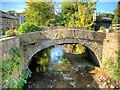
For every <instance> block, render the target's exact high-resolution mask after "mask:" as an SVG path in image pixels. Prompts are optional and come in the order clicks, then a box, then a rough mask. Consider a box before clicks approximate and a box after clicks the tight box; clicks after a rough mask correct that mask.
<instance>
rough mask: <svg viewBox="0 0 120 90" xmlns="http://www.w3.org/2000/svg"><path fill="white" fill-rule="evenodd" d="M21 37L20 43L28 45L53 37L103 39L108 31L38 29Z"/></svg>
mask: <svg viewBox="0 0 120 90" xmlns="http://www.w3.org/2000/svg"><path fill="white" fill-rule="evenodd" d="M19 37H20V44H22V45H26V44H31V43H36V42H39V41H41V40H46V39H51V40H52V39H68V38H74V39H84V40H93V41H103V39H105V37H106V33H102V32H95V31H89V30H80V29H74V28H73V29H72V28H71V29H68V28H67V29H57V30H56V29H54V30H44V31H37V32H32V33H28V34H22V35H20V36H19Z"/></svg>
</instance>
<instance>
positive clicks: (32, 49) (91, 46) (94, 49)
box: [24, 38, 102, 66]
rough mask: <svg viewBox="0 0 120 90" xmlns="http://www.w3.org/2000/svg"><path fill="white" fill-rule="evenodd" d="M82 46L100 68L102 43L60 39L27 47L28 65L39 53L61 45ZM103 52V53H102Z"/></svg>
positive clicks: (44, 41)
mask: <svg viewBox="0 0 120 90" xmlns="http://www.w3.org/2000/svg"><path fill="white" fill-rule="evenodd" d="M75 43H76V44H77V43H79V44H82V45H84V46H85V47H86V48H87V49H88V51H89V52H90V55H89V56H90V57H92V58H93V60H94V62H95V63H96V64H97V65H98V66H100V65H101V60H100V59H101V58H102V55H101V54H102V46H101V43H100V42H96V41H89V40H80V39H72V38H71V39H58V40H43V41H40V42H38V43H36V44H32V45H29V47H27V46H25V47H24V48H25V49H26V50H25V54H26V57H27V59H28V61H27V65H29V64H30V62H31V58H32V57H33V56H34V55H35V54H36V53H37V52H39V51H41V50H43V49H45V48H48V47H51V46H54V45H59V44H75ZM100 52H101V53H100Z"/></svg>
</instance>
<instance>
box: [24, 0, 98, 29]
mask: <svg viewBox="0 0 120 90" xmlns="http://www.w3.org/2000/svg"><path fill="white" fill-rule="evenodd" d="M38 1H39V0H37V1H33V0H29V1H28V2H26V5H27V8H26V10H25V11H24V12H23V15H24V16H25V18H26V22H31V23H34V24H35V25H39V26H50V25H51V24H53V25H55V26H69V27H82V28H83V27H85V28H91V27H92V26H93V24H94V21H93V14H94V8H95V5H96V2H92V0H88V2H84V1H82V0H79V2H74V0H71V2H66V0H63V1H62V2H61V3H60V4H61V12H58V13H57V14H55V12H54V9H55V8H54V7H55V4H53V3H51V2H48V0H46V1H44V2H42V1H43V0H40V2H38Z"/></svg>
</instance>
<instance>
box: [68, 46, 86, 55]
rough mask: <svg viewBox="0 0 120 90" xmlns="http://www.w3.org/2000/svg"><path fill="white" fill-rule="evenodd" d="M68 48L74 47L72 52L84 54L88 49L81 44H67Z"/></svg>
mask: <svg viewBox="0 0 120 90" xmlns="http://www.w3.org/2000/svg"><path fill="white" fill-rule="evenodd" d="M67 48H68V49H69V48H71V49H72V53H77V54H83V53H85V51H86V48H85V46H83V45H81V44H67Z"/></svg>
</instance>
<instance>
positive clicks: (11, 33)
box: [5, 29, 17, 36]
mask: <svg viewBox="0 0 120 90" xmlns="http://www.w3.org/2000/svg"><path fill="white" fill-rule="evenodd" d="M5 34H6V35H8V36H15V35H17V31H16V30H15V29H10V30H8V31H6V32H5Z"/></svg>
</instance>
